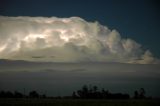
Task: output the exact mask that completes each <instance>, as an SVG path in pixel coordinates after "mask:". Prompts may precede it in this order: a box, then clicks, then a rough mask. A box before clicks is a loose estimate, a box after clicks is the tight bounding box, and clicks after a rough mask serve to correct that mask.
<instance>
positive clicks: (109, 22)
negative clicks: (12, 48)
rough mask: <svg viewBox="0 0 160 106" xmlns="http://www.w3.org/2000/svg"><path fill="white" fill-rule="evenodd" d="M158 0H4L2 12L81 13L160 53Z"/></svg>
mask: <svg viewBox="0 0 160 106" xmlns="http://www.w3.org/2000/svg"><path fill="white" fill-rule="evenodd" d="M159 6H160V3H159V1H158V0H1V1H0V15H3V16H45V17H50V16H56V17H71V16H78V17H81V18H84V19H85V20H87V21H99V22H100V23H101V24H103V25H106V26H108V27H109V28H110V29H116V30H118V31H119V32H120V34H121V36H122V37H123V38H132V39H134V40H135V41H137V42H138V43H140V44H142V47H143V48H145V49H149V50H150V51H151V52H152V53H153V54H154V55H155V56H156V57H160V48H159V45H160V42H159V39H160V36H159V35H160V31H159V30H160V21H159V19H160V14H159V12H160V9H159Z"/></svg>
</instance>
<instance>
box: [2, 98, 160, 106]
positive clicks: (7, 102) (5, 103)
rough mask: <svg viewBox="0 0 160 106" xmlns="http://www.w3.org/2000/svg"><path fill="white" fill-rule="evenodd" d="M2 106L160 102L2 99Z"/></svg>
mask: <svg viewBox="0 0 160 106" xmlns="http://www.w3.org/2000/svg"><path fill="white" fill-rule="evenodd" d="M0 106H160V101H159V100H82V99H0Z"/></svg>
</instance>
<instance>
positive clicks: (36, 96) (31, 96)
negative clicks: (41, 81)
mask: <svg viewBox="0 0 160 106" xmlns="http://www.w3.org/2000/svg"><path fill="white" fill-rule="evenodd" d="M29 97H30V98H38V97H39V94H38V93H37V92H36V91H31V92H30V93H29Z"/></svg>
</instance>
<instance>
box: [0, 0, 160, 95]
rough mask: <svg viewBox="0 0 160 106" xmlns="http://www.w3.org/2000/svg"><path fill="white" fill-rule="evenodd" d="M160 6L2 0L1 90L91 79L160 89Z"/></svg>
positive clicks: (130, 0)
mask: <svg viewBox="0 0 160 106" xmlns="http://www.w3.org/2000/svg"><path fill="white" fill-rule="evenodd" d="M159 7H160V3H159V0H83V1H82V0H81V1H80V0H0V85H1V87H0V90H1V89H2V90H3V89H6V90H13V91H14V90H15V89H17V90H20V91H22V92H23V88H26V89H27V90H28V91H29V90H33V89H35V90H37V91H40V92H42V93H44V92H46V91H48V94H49V95H52V96H53V95H69V94H71V92H72V90H74V89H78V88H80V87H81V86H82V85H84V84H86V83H87V84H95V85H99V86H100V87H104V88H108V89H109V90H111V91H114V92H127V93H128V92H129V93H130V94H133V91H134V90H135V89H138V88H141V87H144V88H146V89H147V92H148V95H154V96H159V95H160V91H159V89H160V86H159V84H158V82H159V81H160V79H159V76H160V73H159V69H160V67H159V63H160V61H159V58H160V48H159V45H160V42H159V39H160V36H159V35H160V32H159V30H160V22H159V19H160V15H159V10H160V9H159ZM3 59H9V60H11V59H12V60H14V61H9V60H3ZM20 60H21V61H20ZM23 60H27V61H30V62H26V61H23ZM51 62H52V63H51ZM128 63H130V64H128ZM8 65H9V66H10V67H8ZM26 79H27V80H26ZM44 85H45V86H44ZM68 85H69V86H68ZM64 87H66V89H65V90H64V89H63V88H64ZM117 88H118V89H117ZM53 89H54V90H53ZM58 90H59V91H58Z"/></svg>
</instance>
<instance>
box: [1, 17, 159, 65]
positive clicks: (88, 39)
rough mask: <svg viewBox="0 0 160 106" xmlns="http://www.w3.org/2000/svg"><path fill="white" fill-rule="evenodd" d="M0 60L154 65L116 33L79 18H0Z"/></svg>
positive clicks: (149, 55)
mask: <svg viewBox="0 0 160 106" xmlns="http://www.w3.org/2000/svg"><path fill="white" fill-rule="evenodd" d="M0 58H5V59H15V60H30V61H51V62H82V61H107V62H122V63H141V64H149V63H157V61H158V59H156V58H154V57H153V55H152V53H151V52H150V51H149V50H146V51H145V50H143V49H142V48H141V45H140V44H138V43H137V42H135V41H134V40H132V39H129V38H127V39H123V38H121V36H120V34H119V32H118V31H116V30H110V29H108V27H106V26H103V25H101V24H99V23H98V22H87V21H85V20H84V19H82V18H79V17H71V18H57V17H50V18H48V17H22V16H19V17H7V16H0Z"/></svg>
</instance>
